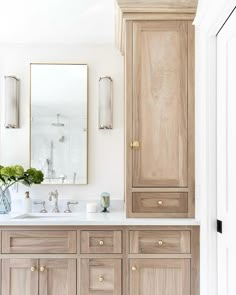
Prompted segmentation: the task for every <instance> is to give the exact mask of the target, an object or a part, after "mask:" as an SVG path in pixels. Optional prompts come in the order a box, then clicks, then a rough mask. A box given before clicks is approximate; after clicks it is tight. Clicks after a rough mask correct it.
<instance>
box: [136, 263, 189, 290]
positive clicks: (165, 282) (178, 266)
mask: <svg viewBox="0 0 236 295" xmlns="http://www.w3.org/2000/svg"><path fill="white" fill-rule="evenodd" d="M133 267H135V268H136V270H132V268H133ZM190 292H191V291H190V259H130V295H143V294H148V295H190V294H191V293H190Z"/></svg>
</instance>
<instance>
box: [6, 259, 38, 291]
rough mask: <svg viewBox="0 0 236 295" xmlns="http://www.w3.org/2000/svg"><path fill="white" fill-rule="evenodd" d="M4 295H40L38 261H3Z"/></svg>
mask: <svg viewBox="0 0 236 295" xmlns="http://www.w3.org/2000/svg"><path fill="white" fill-rule="evenodd" d="M31 267H35V271H32V270H31ZM2 295H38V260H37V259H23V258H22V259H21V258H20V259H15V258H12V259H3V260H2Z"/></svg>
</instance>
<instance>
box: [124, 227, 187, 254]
mask: <svg viewBox="0 0 236 295" xmlns="http://www.w3.org/2000/svg"><path fill="white" fill-rule="evenodd" d="M129 237H130V246H129V249H130V253H132V254H138V253H139V254H152V253H153V254H160V253H166V254H169V253H190V231H177V230H176V231H168V230H166V231H151V230H150V231H130V232H129Z"/></svg>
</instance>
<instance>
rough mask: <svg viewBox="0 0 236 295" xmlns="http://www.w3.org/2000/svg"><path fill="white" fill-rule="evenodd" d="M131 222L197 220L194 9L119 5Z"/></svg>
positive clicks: (175, 4)
mask: <svg viewBox="0 0 236 295" xmlns="http://www.w3.org/2000/svg"><path fill="white" fill-rule="evenodd" d="M117 2H118V8H117V9H118V17H117V42H118V46H119V47H120V48H121V50H122V52H123V54H124V56H125V84H126V87H125V95H126V178H125V179H126V202H127V215H128V216H129V217H194V214H195V210H194V208H195V206H194V197H195V196H194V188H195V183H194V178H195V177H194V169H195V168H194V28H193V26H192V21H193V19H194V14H195V9H196V1H194V0H193V1H177V0H172V1H171V0H170V1H160V0H159V1H158V0H156V1H149V0H147V1H132V0H127V1H125V0H118V1H117Z"/></svg>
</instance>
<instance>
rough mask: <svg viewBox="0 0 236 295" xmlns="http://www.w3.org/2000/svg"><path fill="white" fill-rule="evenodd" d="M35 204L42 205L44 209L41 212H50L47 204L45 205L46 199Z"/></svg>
mask: <svg viewBox="0 0 236 295" xmlns="http://www.w3.org/2000/svg"><path fill="white" fill-rule="evenodd" d="M34 204H35V205H42V209H41V210H40V213H48V211H47V210H46V206H45V204H46V203H45V201H42V202H34Z"/></svg>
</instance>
